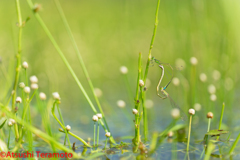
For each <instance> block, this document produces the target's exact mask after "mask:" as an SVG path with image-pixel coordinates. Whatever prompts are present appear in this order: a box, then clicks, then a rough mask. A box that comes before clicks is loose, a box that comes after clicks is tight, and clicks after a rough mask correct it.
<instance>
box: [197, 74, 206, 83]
mask: <svg viewBox="0 0 240 160" xmlns="http://www.w3.org/2000/svg"><path fill="white" fill-rule="evenodd" d="M199 79H200V81H202V82H206V81H207V75H206V74H205V73H201V74H200V76H199Z"/></svg>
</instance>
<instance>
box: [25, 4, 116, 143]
mask: <svg viewBox="0 0 240 160" xmlns="http://www.w3.org/2000/svg"><path fill="white" fill-rule="evenodd" d="M27 2H28V5H29V7H30V8H31V9H32V10H33V3H32V1H31V0H27ZM33 12H34V10H33ZM34 15H35V17H36V19H37V21H38V22H39V23H40V25H41V26H42V28H43V30H44V31H45V33H46V34H47V36H48V38H49V39H50V41H51V42H52V44H53V46H54V47H55V49H56V50H57V52H58V54H59V56H60V57H61V58H62V60H63V62H64V64H65V65H66V66H67V68H68V70H69V71H70V73H71V75H72V76H73V78H74V80H75V81H76V83H77V85H78V87H79V88H80V90H81V91H82V93H83V95H84V96H85V98H86V100H87V101H88V103H89V105H90V107H91V108H92V110H93V112H94V113H95V114H97V113H98V112H97V110H96V108H95V107H94V105H93V103H92V101H91V100H90V98H89V96H88V94H87V93H86V91H85V89H84V88H83V86H82V84H81V82H80V81H79V79H78V78H77V75H76V74H75V72H74V71H73V69H72V67H71V66H70V64H69V62H68V61H67V59H66V57H65V56H64V54H63V52H62V50H61V49H60V47H59V46H58V44H57V42H56V41H55V39H54V38H53V36H52V34H51V32H50V31H49V30H48V28H47V26H46V25H45V23H44V22H43V20H42V18H41V17H40V16H39V14H38V13H37V12H34ZM100 112H101V113H102V116H103V119H104V122H105V124H106V126H107V123H106V120H105V118H104V117H105V116H104V114H103V112H102V111H101V110H100ZM100 123H101V125H102V127H103V129H104V130H105V132H108V131H109V128H108V126H107V129H106V128H105V126H104V123H103V121H102V120H100ZM110 141H111V142H112V143H115V141H114V139H113V137H111V138H110Z"/></svg>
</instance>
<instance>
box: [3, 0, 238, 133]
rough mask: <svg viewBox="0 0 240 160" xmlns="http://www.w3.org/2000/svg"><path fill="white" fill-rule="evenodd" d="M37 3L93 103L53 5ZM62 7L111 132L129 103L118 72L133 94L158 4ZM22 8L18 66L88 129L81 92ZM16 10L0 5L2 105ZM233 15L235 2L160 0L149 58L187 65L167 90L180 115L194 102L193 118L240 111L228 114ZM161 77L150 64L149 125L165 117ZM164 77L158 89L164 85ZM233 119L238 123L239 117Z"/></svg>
mask: <svg viewBox="0 0 240 160" xmlns="http://www.w3.org/2000/svg"><path fill="white" fill-rule="evenodd" d="M35 2H36V3H39V4H41V6H42V10H41V11H40V15H41V16H42V18H43V20H44V21H45V23H46V24H47V26H48V27H49V29H50V31H51V32H52V34H53V36H54V38H55V39H56V40H57V42H58V44H59V45H60V46H61V49H62V50H63V52H64V54H65V55H66V57H67V59H68V60H69V62H70V64H71V66H72V67H73V69H74V71H75V72H76V73H77V75H78V77H79V79H80V81H81V82H82V84H83V86H84V87H85V89H86V90H87V92H88V93H89V95H90V97H91V98H92V100H93V96H92V94H91V91H90V89H89V87H88V83H87V81H86V79H85V77H84V75H83V72H82V69H81V67H80V64H79V61H78V58H77V56H76V54H75V52H74V49H73V46H72V44H71V42H70V39H69V37H68V34H67V32H66V30H65V28H64V25H63V23H62V21H61V19H60V16H59V14H58V11H57V9H56V6H55V4H54V2H53V1H47V0H41V1H35ZM60 2H61V4H62V7H63V10H64V12H65V15H66V17H67V20H68V22H69V25H70V27H71V29H72V32H73V34H74V37H75V39H76V42H77V44H78V46H79V49H80V52H81V54H82V57H83V59H84V62H85V65H86V67H87V69H88V72H89V74H90V77H91V79H92V82H93V84H94V86H95V87H96V88H100V89H101V90H102V92H103V96H102V97H101V98H100V102H101V103H102V106H103V108H104V111H105V112H106V115H107V120H108V121H110V122H109V123H110V125H111V126H114V123H115V122H118V123H120V122H119V120H123V122H126V121H127V117H128V118H129V116H131V109H132V108H133V106H132V104H133V102H132V101H130V100H129V97H128V94H127V93H128V92H127V88H126V85H125V83H124V77H123V75H122V74H121V73H120V71H119V68H120V67H121V66H127V67H128V70H129V72H128V75H127V76H128V81H129V83H130V86H131V90H132V92H133V93H135V88H136V79H137V59H138V53H139V52H142V55H143V61H142V62H143V68H144V70H145V64H146V60H147V55H148V50H149V45H150V41H151V37H152V32H153V25H154V19H155V10H156V5H157V1H156V0H138V1H136V0H131V1H129V0H122V1H116V0H115V1H113V0H112V1H111V0H101V1H97V0H88V1H84V0H72V1H63V0H61V1H60ZM20 3H21V11H22V17H23V19H26V18H27V17H28V16H30V17H31V19H30V21H28V22H27V23H26V26H25V27H24V29H23V40H22V46H23V47H22V48H23V49H22V60H23V61H27V62H28V63H29V69H28V74H29V75H36V76H37V77H38V78H39V86H40V89H39V90H40V91H43V92H45V93H46V94H47V95H48V97H51V93H52V92H55V91H57V92H59V93H60V96H61V100H62V104H61V108H62V110H63V114H64V116H65V117H67V119H68V121H69V122H70V121H71V122H72V121H74V122H76V123H81V124H87V123H89V122H90V120H91V117H92V114H93V112H92V111H91V109H90V107H89V105H88V103H87V101H86V100H85V98H84V96H83V94H82V93H81V91H80V90H79V88H78V87H77V84H76V83H75V81H74V80H73V78H72V76H71V75H70V73H69V71H68V70H67V68H66V66H65V65H64V63H63V61H62V60H61V59H60V57H59V55H58V54H57V52H56V50H55V48H54V47H53V45H52V44H51V42H50V40H49V39H48V37H47V36H46V34H45V32H44V31H43V29H42V28H41V26H40V25H39V24H38V22H37V21H36V19H35V18H34V16H33V14H32V12H31V10H30V8H29V6H28V5H27V3H26V1H21V2H20ZM15 8H16V6H15V3H14V1H0V20H1V25H0V55H1V60H2V62H1V72H0V84H1V87H0V93H1V97H0V98H1V101H6V98H5V94H6V92H8V93H10V90H9V88H8V87H9V86H12V83H13V77H14V71H15V69H14V65H15V60H16V59H15V54H16V48H17V35H18V28H17V26H16V22H17V16H16V9H15ZM239 15H240V2H239V1H237V0H232V1H226V0H220V1H208V0H181V1H179V0H162V1H161V4H160V11H159V24H158V29H157V35H156V39H155V43H154V47H153V50H152V55H153V56H154V57H155V58H156V59H159V60H160V61H162V62H165V63H170V64H172V65H173V66H176V67H179V64H178V63H177V64H176V60H177V59H182V60H184V61H185V66H183V67H181V66H180V68H181V70H180V71H176V75H175V76H176V77H178V78H179V79H180V85H179V86H174V85H172V84H171V85H170V86H169V88H168V93H169V94H170V95H171V96H172V98H173V99H174V100H175V101H176V103H177V104H178V105H179V106H180V107H181V108H182V109H183V110H184V111H185V112H186V111H187V109H188V108H190V107H191V108H192V107H193V105H194V104H195V103H200V104H201V106H202V110H200V111H199V112H198V114H197V115H196V117H199V119H200V118H201V117H205V115H206V113H207V112H208V111H213V112H215V114H216V117H217V120H218V117H219V116H220V109H221V105H222V103H223V102H225V103H226V106H227V110H226V114H227V115H228V116H230V115H231V114H232V113H239V111H238V110H237V111H236V112H235V111H234V112H233V109H237V108H239V107H238V105H239V101H238V99H239V89H240V88H239V84H238V82H239V74H238V73H239V64H238V62H239V51H240V45H239V41H240V30H239V26H240V25H239V23H240V21H239ZM193 56H194V57H196V58H197V59H198V64H197V65H196V67H194V66H192V65H191V64H190V58H191V57H193ZM215 70H217V71H219V72H220V74H221V76H220V79H214V77H213V73H214V71H215ZM160 73H161V72H160V69H159V68H158V67H157V66H156V65H155V66H154V67H151V68H150V69H149V76H148V79H149V80H150V82H151V84H150V86H149V87H148V91H147V99H151V100H152V101H153V103H154V105H153V108H151V109H149V110H150V111H149V114H150V115H151V116H150V117H149V118H150V120H151V121H150V122H155V121H156V122H159V120H163V119H164V116H165V117H166V115H170V110H171V108H170V102H169V101H168V100H164V101H163V100H160V99H159V98H158V97H157V95H156V85H157V83H158V79H159V77H160ZM201 73H205V74H206V75H207V81H206V82H204V83H203V82H201V81H200V80H199V75H200V74H201ZM4 75H7V76H4ZM169 77H170V75H169V76H168V78H169ZM168 78H166V79H165V80H164V83H167V81H168ZM6 79H7V80H6ZM193 82H194V83H193ZM209 84H214V85H215V86H216V88H217V91H216V95H217V101H215V102H212V101H210V98H209V97H210V94H209V93H208V85H209ZM119 99H122V100H124V101H126V104H127V106H126V110H127V111H128V112H129V116H126V115H124V114H123V112H122V109H120V108H118V107H117V104H116V102H117V101H118V100H119ZM93 101H94V100H93ZM160 111H161V112H160ZM165 113H166V114H165ZM228 116H226V119H225V122H226V123H227V124H228V125H230V124H231V121H232V120H234V118H233V119H227V117H228ZM232 116H233V117H234V116H235V117H237V114H234V115H232ZM131 118H132V119H133V117H131ZM131 118H130V119H131ZM165 119H168V118H165ZM196 119H197V118H196ZM196 121H197V120H196ZM205 121H207V120H205ZM162 123H164V122H162ZM196 124H197V122H196ZM154 125H155V123H153V124H150V127H152V128H151V129H152V130H154V129H155V130H156V128H155V127H154ZM215 125H216V123H215ZM120 126H121V124H120ZM122 126H125V123H122ZM157 126H159V125H158V124H157ZM129 127H130V128H131V127H132V126H131V125H130V126H129ZM159 127H160V126H159ZM204 129H205V128H204ZM157 130H160V129H157Z"/></svg>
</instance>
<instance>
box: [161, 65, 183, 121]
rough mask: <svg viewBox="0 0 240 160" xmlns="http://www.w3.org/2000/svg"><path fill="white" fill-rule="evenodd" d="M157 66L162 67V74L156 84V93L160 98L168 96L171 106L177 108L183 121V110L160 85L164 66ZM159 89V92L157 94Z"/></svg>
mask: <svg viewBox="0 0 240 160" xmlns="http://www.w3.org/2000/svg"><path fill="white" fill-rule="evenodd" d="M159 67H160V68H161V69H162V74H161V77H160V79H159V82H158V85H157V95H158V96H159V97H160V98H161V99H166V98H168V99H169V100H170V103H171V105H172V107H173V108H177V109H179V111H180V113H181V118H182V120H183V121H184V120H185V119H186V114H185V113H184V112H183V110H182V109H181V108H180V107H179V106H178V105H177V104H176V103H175V102H174V100H173V99H172V97H171V96H170V95H169V93H168V92H167V91H166V90H165V89H166V86H165V87H160V84H161V82H162V79H163V76H164V67H163V66H162V65H159ZM159 89H160V92H161V94H162V95H161V94H159Z"/></svg>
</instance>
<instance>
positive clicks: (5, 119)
mask: <svg viewBox="0 0 240 160" xmlns="http://www.w3.org/2000/svg"><path fill="white" fill-rule="evenodd" d="M6 121H7V119H5V121H3V123H2V124H1V126H0V129H1V128H2V127H3V126H4V124H5V123H6Z"/></svg>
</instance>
